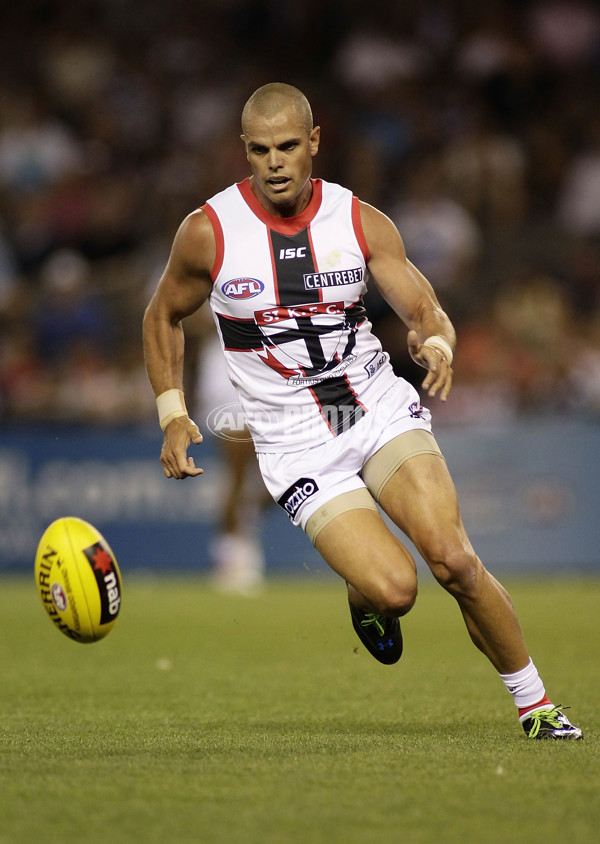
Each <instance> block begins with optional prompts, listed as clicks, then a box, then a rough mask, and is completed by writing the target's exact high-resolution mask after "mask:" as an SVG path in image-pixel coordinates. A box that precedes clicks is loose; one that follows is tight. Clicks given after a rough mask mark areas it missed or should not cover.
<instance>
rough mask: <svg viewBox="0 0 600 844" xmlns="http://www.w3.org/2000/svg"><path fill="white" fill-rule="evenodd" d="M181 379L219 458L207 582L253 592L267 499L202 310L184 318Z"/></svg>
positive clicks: (261, 559)
mask: <svg viewBox="0 0 600 844" xmlns="http://www.w3.org/2000/svg"><path fill="white" fill-rule="evenodd" d="M184 384H185V387H186V396H187V399H188V402H189V404H190V407H194V408H195V415H196V418H197V419H199V420H200V423H201V425H202V428H203V430H205V431H206V430H208V431H210V433H211V434H212V435H213V438H214V442H215V445H216V447H217V449H218V451H219V456H220V458H221V462H220V469H221V470H222V473H223V477H222V483H221V484H220V498H219V502H218V508H217V516H216V519H215V529H216V530H215V536H214V538H213V539H212V541H211V543H210V546H209V548H208V557H209V560H208V561H209V566H210V572H211V583H212V585H213V586H214V587H215V588H216V589H218V590H219V591H221V592H231V593H236V594H241V595H254V594H256V593H257V592H259V591H260V589H261V588H262V586H263V584H264V578H265V566H266V562H265V555H264V551H263V547H262V542H261V536H260V525H261V518H262V514H263V511H264V509H265V508H266V507H267V506H268V504H269V503H270V502H271V501H272V499H271V496H270V495H269V493H268V492H267V490H266V489H265V485H264V484H263V481H262V478H261V475H260V471H259V468H258V463H257V460H256V453H255V450H254V445H253V443H252V437H251V435H250V432H249V431H248V428H247V427H246V425H245V421H244V412H243V409H242V406H241V405H240V402H239V399H238V396H237V393H236V391H235V389H234V388H233V386H232V384H231V382H230V380H229V376H228V374H227V368H226V366H225V358H224V357H223V350H222V348H221V343H220V340H219V337H218V334H217V332H216V331H215V326H214V322H213V320H212V319H211V317H210V314H209V312H208V311H206V310H205V309H201V310H199V311H197V312H196V314H194V315H193V317H191V318H190V319H189V320H187V321H186V358H185V366H184Z"/></svg>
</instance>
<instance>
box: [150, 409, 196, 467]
mask: <svg viewBox="0 0 600 844" xmlns="http://www.w3.org/2000/svg"><path fill="white" fill-rule="evenodd" d="M201 442H202V434H201V433H200V430H199V429H198V426H197V425H196V423H195V422H193V421H192V420H191V419H190V418H189V416H177V417H175V419H173V420H171V422H169V424H168V425H167V427H166V428H165V438H164V440H163V445H162V450H161V452H160V462H161V463H162V467H163V472H164V473H165V475H166V476H167V478H177V479H178V480H183V479H184V478H190V477H195V476H196V475H201V474H202V473H203V472H204V469H200V467H198V468H196V464H195V463H194V458H193V457H188V453H187V450H188V448H189V446H190V445H191V444H192V443H194V444H196V445H198V444H199V443H201Z"/></svg>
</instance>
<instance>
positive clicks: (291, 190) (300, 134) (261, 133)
mask: <svg viewBox="0 0 600 844" xmlns="http://www.w3.org/2000/svg"><path fill="white" fill-rule="evenodd" d="M319 131H320V130H319V127H318V126H315V127H314V129H313V130H312V131H311V132H310V133H309V132H308V131H307V129H306V127H305V126H304V125H303V124H302V121H301V120H300V119H299V118H298V116H297V115H296V112H295V111H294V110H293V109H289V110H286V111H280V112H278V113H277V114H276V115H275V117H265V116H263V115H258V114H253V115H251V116H250V118H249V119H248V121H247V125H246V134H245V135H242V140H243V141H244V144H245V145H246V157H247V158H248V161H249V163H250V169H251V170H252V180H251V184H252V189H253V191H254V193H255V195H256V197H257V198H258V200H259V202H260V203H261V205H263V206H264V207H265V208H266V209H267V211H270V212H271V213H272V214H276V215H277V216H280V217H288V216H292V215H295V214H300V213H301V212H302V211H303V210H304V208H306V206H307V204H308V202H309V200H310V197H311V192H312V188H311V184H310V181H309V178H310V174H311V172H312V159H313V157H314V156H315V155H316V154H317V151H318V149H319Z"/></svg>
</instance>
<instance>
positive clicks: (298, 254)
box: [279, 246, 306, 261]
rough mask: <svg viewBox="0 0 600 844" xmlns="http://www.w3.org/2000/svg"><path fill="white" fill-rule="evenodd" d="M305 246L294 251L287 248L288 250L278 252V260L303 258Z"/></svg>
mask: <svg viewBox="0 0 600 844" xmlns="http://www.w3.org/2000/svg"><path fill="white" fill-rule="evenodd" d="M305 257H306V246H298V247H296V248H295V249H293V248H291V247H288V249H280V250H279V260H280V261H289V260H290V258H305Z"/></svg>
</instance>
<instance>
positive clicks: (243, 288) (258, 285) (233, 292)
mask: <svg viewBox="0 0 600 844" xmlns="http://www.w3.org/2000/svg"><path fill="white" fill-rule="evenodd" d="M221 289H222V290H223V293H224V294H225V295H226V296H227V297H228V298H229V299H252V298H254V296H258V294H259V293H262V292H263V290H264V289H265V286H264V284H263V283H262V281H260V280H259V279H258V278H232V279H231V280H230V281H226V282H225V284H224V285H223V286H222V288H221Z"/></svg>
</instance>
